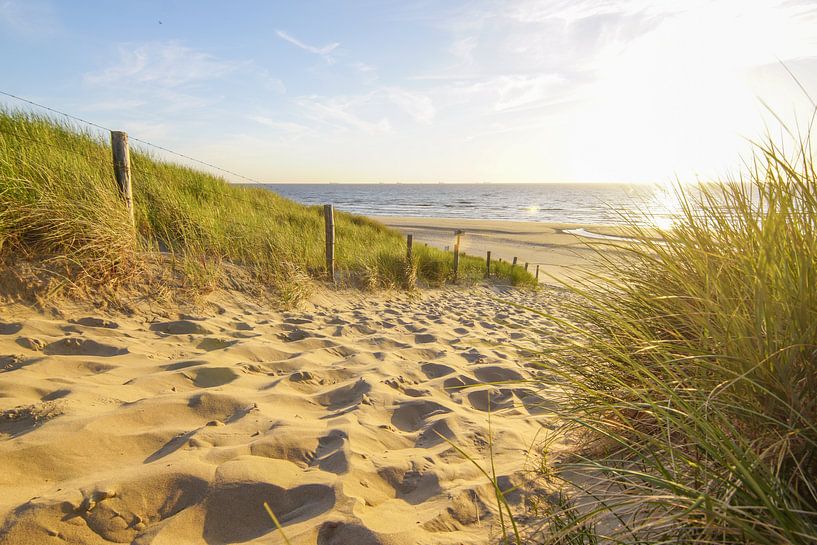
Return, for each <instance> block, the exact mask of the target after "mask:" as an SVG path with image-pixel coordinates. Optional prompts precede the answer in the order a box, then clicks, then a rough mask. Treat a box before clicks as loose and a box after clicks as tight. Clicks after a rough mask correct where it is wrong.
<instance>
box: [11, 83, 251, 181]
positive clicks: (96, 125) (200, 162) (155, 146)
mask: <svg viewBox="0 0 817 545" xmlns="http://www.w3.org/2000/svg"><path fill="white" fill-rule="evenodd" d="M0 95H3V96H7V97H9V98H13V99H15V100H19V101H21V102H25V103H26V104H30V105H31V106H36V107H37V108H42V109H43V110H46V111H49V112H52V113H55V114H58V115H61V116H64V117H66V118H68V119H71V120H73V121H76V122H79V123H84V124H85V125H88V126H90V127H94V128H96V129H101V130H103V131H107V132H109V133H110V132H113V129H111V128H109V127H105V126H103V125H100V124H98V123H94V122H93V121H88V120H87V119H83V118H81V117H77V116H75V115H72V114H69V113H66V112H63V111H61V110H57V109H56V108H51V107H49V106H45V105H44V104H40V103H38V102H34V101H33V100H29V99H27V98H23V97H20V96H17V95H15V94H12V93H9V92H6V91H3V90H0ZM128 138H129V140H132V141H134V142H139V143H140V144H143V145H145V146H149V147H151V148H155V149H158V150H161V151H163V152H165V153H169V154H171V155H175V156H176V157H181V158H183V159H186V160H188V161H193V162H194V163H198V164H200V165H204V166H206V167H208V168H212V169H215V170H217V171H219V172H223V173H225V174H229V175H230V176H235V177H236V178H240V179H242V180H245V181H248V182H252V183H255V184H260V183H262V182H260V181H258V180H256V179H254V178H250V177H249V176H244V175H243V174H239V173H238V172H235V171H232V170H228V169H226V168H222V167H220V166H218V165H214V164H213V163H208V162H207V161H202V160H201V159H196V158H195V157H191V156H190V155H187V154H184V153H180V152H178V151H175V150H172V149H170V148H168V147H165V146H160V145H159V144H154V143H153V142H149V141H147V140H144V139H142V138H137V137H135V136H130V135H128Z"/></svg>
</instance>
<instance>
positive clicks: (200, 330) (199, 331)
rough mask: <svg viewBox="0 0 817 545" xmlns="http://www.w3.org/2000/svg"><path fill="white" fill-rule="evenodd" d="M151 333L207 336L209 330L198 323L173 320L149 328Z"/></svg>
mask: <svg viewBox="0 0 817 545" xmlns="http://www.w3.org/2000/svg"><path fill="white" fill-rule="evenodd" d="M150 330H151V331H157V332H159V333H164V334H165V335H207V334H209V333H211V331H210V330H209V329H207V328H206V327H204V326H203V325H201V324H200V323H197V322H193V321H191V320H175V321H172V322H159V323H156V324H152V325H151V326H150Z"/></svg>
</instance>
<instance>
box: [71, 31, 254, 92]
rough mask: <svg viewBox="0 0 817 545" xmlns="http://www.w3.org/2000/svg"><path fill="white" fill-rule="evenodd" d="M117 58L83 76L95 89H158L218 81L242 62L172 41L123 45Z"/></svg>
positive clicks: (243, 63) (242, 63)
mask: <svg viewBox="0 0 817 545" xmlns="http://www.w3.org/2000/svg"><path fill="white" fill-rule="evenodd" d="M118 53H119V58H118V59H117V61H116V62H115V63H114V64H112V65H111V66H109V67H108V68H106V69H104V70H102V71H99V72H93V73H90V74H87V75H86V76H85V80H86V81H87V82H88V83H90V84H95V85H122V84H123V83H125V82H136V83H140V84H150V85H156V86H160V87H168V88H172V87H180V86H183V85H186V84H189V83H194V82H198V81H204V80H211V79H217V78H220V77H222V76H224V75H226V74H229V73H230V72H233V71H235V70H236V69H238V68H239V67H241V66H242V65H246V63H245V62H242V61H238V62H230V61H224V60H220V59H217V58H216V57H214V56H213V55H210V54H208V53H204V52H202V51H198V50H195V49H192V48H190V47H187V46H184V45H182V44H180V43H179V42H176V41H171V42H150V43H146V44H141V45H137V46H134V45H129V44H124V45H121V46H119V48H118Z"/></svg>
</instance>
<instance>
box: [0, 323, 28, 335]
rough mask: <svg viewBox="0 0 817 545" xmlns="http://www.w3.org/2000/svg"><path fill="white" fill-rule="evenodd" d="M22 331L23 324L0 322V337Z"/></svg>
mask: <svg viewBox="0 0 817 545" xmlns="http://www.w3.org/2000/svg"><path fill="white" fill-rule="evenodd" d="M21 329H23V324H18V323H5V322H0V335H14V334H15V333H17V332H18V331H20V330H21Z"/></svg>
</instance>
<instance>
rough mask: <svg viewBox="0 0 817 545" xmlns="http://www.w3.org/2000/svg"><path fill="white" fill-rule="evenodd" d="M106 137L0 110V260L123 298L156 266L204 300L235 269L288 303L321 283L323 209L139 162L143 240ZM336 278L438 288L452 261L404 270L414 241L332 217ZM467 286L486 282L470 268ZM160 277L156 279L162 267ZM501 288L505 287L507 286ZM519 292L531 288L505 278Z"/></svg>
mask: <svg viewBox="0 0 817 545" xmlns="http://www.w3.org/2000/svg"><path fill="white" fill-rule="evenodd" d="M107 138H108V135H107V134H93V133H91V132H84V131H81V130H78V129H77V128H76V127H74V126H72V125H69V124H64V123H60V122H57V121H55V120H53V119H51V118H48V117H43V116H38V115H34V114H30V113H25V112H19V111H2V110H0V258H2V259H3V260H4V261H5V262H6V264H7V265H8V264H9V262H10V261H15V262H19V261H22V260H25V261H26V262H34V263H36V264H37V267H36V268H37V270H38V271H40V272H43V273H44V274H46V276H47V278H48V282H49V283H54V284H55V285H59V286H63V287H69V288H73V287H80V288H84V289H85V290H86V291H87V290H88V289H91V288H96V287H99V286H107V287H116V286H117V285H119V284H124V283H127V282H129V281H131V280H133V279H135V278H138V279H139V280H140V282H142V283H144V274H145V272H146V270H148V269H150V267H148V264H149V263H153V264H155V263H156V261H157V259H156V258H157V257H159V258H160V259H159V260H160V261H161V260H164V261H165V262H169V263H170V264H171V266H172V269H173V271H174V273H176V274H175V276H174V278H176V277H180V278H181V280H182V282H183V283H184V284H185V285H186V286H187V287H189V288H192V289H194V290H197V291H208V290H212V289H214V288H215V287H216V286H218V285H219V284H220V283H221V282H223V281H224V279H225V277H226V276H227V275H225V269H228V268H229V267H231V266H238V267H240V268H241V270H242V271H245V272H249V275H250V277H251V278H252V279H253V280H254V281H255V282H257V283H258V284H260V285H262V286H269V287H271V288H273V289H274V291H276V292H278V293H279V294H280V295H281V298H282V299H285V300H287V301H293V302H294V301H297V300H298V299H301V298H302V297H303V296H304V295H305V294H306V286H307V285H308V284H309V279H310V278H322V277H323V275H324V227H323V213H322V210H321V209H320V207H308V206H303V205H300V204H298V203H295V202H293V201H290V200H288V199H285V198H283V197H281V196H279V195H278V194H276V193H273V192H271V191H267V190H264V189H262V188H253V187H249V186H241V185H235V184H229V183H227V182H225V181H224V180H223V179H221V178H219V177H216V176H213V175H211V174H208V173H205V172H201V171H198V170H195V169H192V168H188V167H185V166H182V165H178V164H173V163H168V162H164V161H160V160H157V159H156V158H155V157H153V156H151V155H150V154H148V153H146V152H144V151H142V150H139V149H132V150H131V171H132V178H133V196H134V203H135V219H136V226H135V229H134V228H132V227H131V226H130V224H129V221H128V213H127V210H126V209H125V206H124V204H123V202H122V200H121V199H120V198H119V195H118V194H117V190H116V185H115V184H114V181H113V166H112V160H111V150H110V146H109V144H108V141H107ZM335 233H336V241H337V244H336V262H337V269H338V271H339V275H338V276H339V278H340V280H341V281H342V282H344V283H348V284H351V285H364V286H373V287H392V286H394V287H403V288H410V287H413V286H414V283H415V281H417V282H419V283H421V284H431V285H436V284H441V283H442V282H444V281H446V280H448V279H450V268H451V267H450V262H451V261H452V256H451V254H449V253H447V252H443V251H441V250H439V249H436V248H423V250H421V251H419V252H416V253H415V260H414V262H413V263H407V262H406V259H405V240H404V239H403V237H402V236H401V235H400V234H399V233H398V232H397V231H394V230H391V229H388V228H386V227H385V226H383V225H381V224H380V223H378V222H376V221H373V220H371V219H369V218H366V217H362V216H355V215H352V214H346V213H342V212H336V215H335ZM466 262H467V264H466V266H465V267H464V270H465V275H464V276H465V277H471V278H477V277H478V278H482V276H484V266H483V268H482V269H481V271H477V270H476V269H477V268H479V263H480V262H481V260H478V259H476V258H469V259H466ZM154 268H155V267H154ZM500 276H501V275H500ZM502 279H503V280H508V281H511V282H513V283H516V284H520V283H525V282H528V283H529V282H530V280H531V279H529V278H528V277H523V276H519V275H518V273H517V274H514V275H510V274H508V275H505V276H504V277H502Z"/></svg>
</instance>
